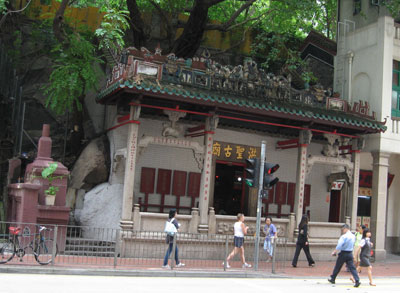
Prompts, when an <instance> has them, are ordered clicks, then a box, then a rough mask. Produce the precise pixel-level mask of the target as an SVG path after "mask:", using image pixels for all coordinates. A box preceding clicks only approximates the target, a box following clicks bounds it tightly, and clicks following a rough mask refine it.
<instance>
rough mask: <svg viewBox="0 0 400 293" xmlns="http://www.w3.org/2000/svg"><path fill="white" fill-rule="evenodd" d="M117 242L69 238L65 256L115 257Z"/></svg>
mask: <svg viewBox="0 0 400 293" xmlns="http://www.w3.org/2000/svg"><path fill="white" fill-rule="evenodd" d="M114 253H115V241H103V240H94V239H85V238H80V237H67V239H66V245H65V251H64V254H65V255H81V256H97V257H113V256H114Z"/></svg>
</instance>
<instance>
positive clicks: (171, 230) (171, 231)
mask: <svg viewBox="0 0 400 293" xmlns="http://www.w3.org/2000/svg"><path fill="white" fill-rule="evenodd" d="M173 220H174V219H173V218H172V219H171V221H166V222H165V227H164V232H165V233H167V234H168V235H169V236H174V235H175V233H176V232H178V230H177V229H176V227H175V225H174V224H173V223H172V221H173Z"/></svg>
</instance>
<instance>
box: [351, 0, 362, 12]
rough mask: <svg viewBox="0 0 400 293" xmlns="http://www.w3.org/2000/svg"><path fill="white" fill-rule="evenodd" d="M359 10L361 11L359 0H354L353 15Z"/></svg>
mask: <svg viewBox="0 0 400 293" xmlns="http://www.w3.org/2000/svg"><path fill="white" fill-rule="evenodd" d="M360 12H361V0H354V11H353V15H356V14H359V13H360Z"/></svg>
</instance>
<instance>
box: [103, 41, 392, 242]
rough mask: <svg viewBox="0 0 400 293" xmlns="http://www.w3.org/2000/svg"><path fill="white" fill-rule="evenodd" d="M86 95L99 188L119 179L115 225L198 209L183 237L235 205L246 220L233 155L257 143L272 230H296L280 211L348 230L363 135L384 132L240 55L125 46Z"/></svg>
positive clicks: (367, 116) (248, 205) (252, 200)
mask: <svg viewBox="0 0 400 293" xmlns="http://www.w3.org/2000/svg"><path fill="white" fill-rule="evenodd" d="M97 102H98V103H101V104H106V105H109V106H108V107H107V114H106V116H107V127H108V136H109V139H110V145H111V161H112V166H111V170H112V172H111V175H110V180H109V184H110V185H111V186H112V185H113V184H123V191H122V193H123V196H122V208H121V209H122V210H121V220H120V226H121V227H122V229H126V230H132V229H133V230H142V229H149V228H150V227H151V225H152V224H151V222H150V221H148V220H144V219H145V218H146V217H157V216H155V214H162V213H164V215H165V213H167V212H168V211H169V209H171V208H177V210H178V213H179V214H183V215H185V214H186V215H191V216H192V219H193V216H197V215H198V223H197V222H196V223H193V221H192V220H190V223H188V224H187V227H185V225H184V227H183V229H186V231H189V232H194V233H226V232H228V230H229V231H230V229H229V228H226V226H227V224H226V221H225V220H224V219H225V218H227V219H229V221H228V222H231V221H232V219H231V218H232V216H233V215H236V214H237V213H238V212H244V213H245V214H246V215H247V216H250V217H255V216H256V208H257V207H256V205H257V189H256V188H251V187H248V186H247V185H245V184H244V181H245V180H244V179H245V177H246V172H245V167H246V163H245V159H247V158H259V156H260V145H261V141H266V142H267V146H266V161H267V162H274V163H278V164H279V165H280V169H279V170H278V171H277V172H276V176H277V177H279V182H278V183H277V184H276V185H275V186H274V188H273V189H271V190H270V191H269V194H268V198H266V199H263V203H262V216H266V215H270V216H272V217H274V218H278V219H279V218H280V219H282V221H283V222H282V223H283V224H282V229H283V230H285V229H286V230H290V229H291V230H293V229H294V227H295V226H296V225H292V227H291V228H290V227H289V226H290V225H289V226H288V225H287V224H288V223H287V222H285V220H284V219H290V218H291V217H293V218H295V219H296V222H298V221H299V220H300V218H301V215H302V214H305V213H307V214H309V216H310V219H311V221H312V222H316V223H322V224H321V225H324V224H323V223H329V222H334V223H343V222H348V223H351V225H352V228H353V229H354V228H355V227H356V224H357V204H358V190H359V179H360V154H361V152H362V151H363V148H364V145H365V138H366V137H368V136H370V135H377V134H379V133H382V132H384V131H385V130H386V126H385V123H384V122H381V121H380V120H379V119H378V120H377V119H376V116H375V112H373V111H371V110H370V106H369V103H368V102H364V101H354V102H352V103H351V104H350V103H348V101H346V100H343V99H341V98H340V96H339V95H338V94H337V93H333V92H332V91H330V90H323V89H321V87H315V88H308V89H305V90H296V89H295V88H293V87H291V76H290V75H288V76H275V75H273V74H269V73H266V72H264V71H263V70H262V69H260V68H259V67H258V66H257V64H256V63H255V62H254V61H252V60H251V59H250V58H248V59H245V61H244V64H240V65H237V66H235V67H232V66H224V65H221V64H218V63H216V62H214V61H213V60H211V59H210V58H209V56H208V54H207V52H206V51H205V52H204V53H203V54H202V56H201V57H200V58H193V59H187V60H183V59H178V58H176V57H175V56H174V55H173V54H169V55H166V56H165V55H162V54H161V50H160V49H159V48H158V49H157V50H156V52H154V53H153V52H150V51H149V50H147V49H145V48H141V49H140V50H138V49H136V48H128V49H126V50H125V51H124V52H123V54H122V55H121V60H120V63H119V64H118V65H116V66H115V67H114V69H113V71H112V75H110V77H109V79H108V81H107V86H106V88H105V89H104V90H103V91H102V92H101V93H100V94H99V95H98V97H97ZM150 215H153V216H150ZM189 217H190V216H189ZM188 221H189V220H188ZM224 221H225V222H224ZM286 221H287V220H286ZM153 224H154V223H153ZM283 227H285V228H283ZM153 228H154V227H153ZM158 228H159V227H158ZM315 231H317V229H315ZM229 233H230V232H229ZM281 233H283V234H285V235H288V236H289V238H293V231H281ZM321 233H322V234H323V232H321ZM317 237H319V238H323V235H322V236H321V235H319V236H317ZM334 237H336V234H335V235H334Z"/></svg>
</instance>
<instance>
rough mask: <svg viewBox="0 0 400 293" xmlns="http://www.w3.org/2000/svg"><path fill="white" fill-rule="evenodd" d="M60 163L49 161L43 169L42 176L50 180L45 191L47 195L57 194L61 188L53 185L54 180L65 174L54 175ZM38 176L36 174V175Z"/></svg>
mask: <svg viewBox="0 0 400 293" xmlns="http://www.w3.org/2000/svg"><path fill="white" fill-rule="evenodd" d="M57 167H58V163H56V162H54V163H49V165H48V166H47V167H46V168H44V169H43V170H42V178H43V179H47V181H48V182H49V187H48V188H47V189H46V190H45V191H44V193H45V194H46V195H53V196H55V195H56V194H57V192H58V190H59V189H60V188H59V187H57V186H53V181H54V180H56V179H62V178H63V177H64V176H63V175H61V176H53V174H54V172H55V171H56V170H57ZM35 177H36V176H35Z"/></svg>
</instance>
